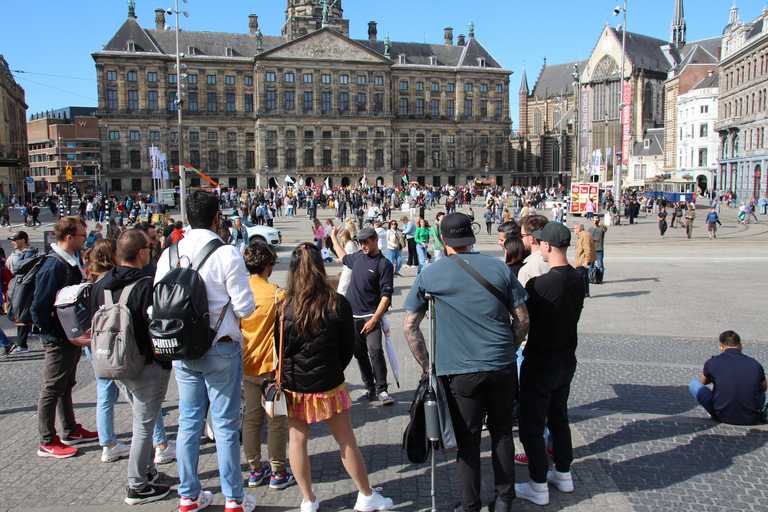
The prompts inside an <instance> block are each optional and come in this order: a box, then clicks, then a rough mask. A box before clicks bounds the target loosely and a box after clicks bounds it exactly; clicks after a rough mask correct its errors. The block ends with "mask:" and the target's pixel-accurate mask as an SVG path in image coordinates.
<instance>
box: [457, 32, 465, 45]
mask: <svg viewBox="0 0 768 512" xmlns="http://www.w3.org/2000/svg"><path fill="white" fill-rule="evenodd" d="M456 44H457V45H458V46H464V34H459V37H458V38H456Z"/></svg>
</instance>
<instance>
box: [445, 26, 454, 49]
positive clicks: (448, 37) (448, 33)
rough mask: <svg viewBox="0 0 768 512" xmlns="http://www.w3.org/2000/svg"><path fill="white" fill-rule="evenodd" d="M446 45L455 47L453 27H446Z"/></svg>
mask: <svg viewBox="0 0 768 512" xmlns="http://www.w3.org/2000/svg"><path fill="white" fill-rule="evenodd" d="M445 44H446V45H447V46H453V29H452V28H451V27H445Z"/></svg>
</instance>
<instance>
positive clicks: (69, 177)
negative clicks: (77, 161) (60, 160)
mask: <svg viewBox="0 0 768 512" xmlns="http://www.w3.org/2000/svg"><path fill="white" fill-rule="evenodd" d="M67 180H69V181H72V166H71V165H68V166H67Z"/></svg>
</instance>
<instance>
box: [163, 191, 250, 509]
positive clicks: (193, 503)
mask: <svg viewBox="0 0 768 512" xmlns="http://www.w3.org/2000/svg"><path fill="white" fill-rule="evenodd" d="M186 206H187V221H189V225H190V227H191V229H190V230H189V231H188V232H187V233H186V235H185V237H184V239H183V240H180V241H179V242H178V243H176V244H174V245H172V246H171V247H170V248H168V249H166V250H165V251H164V252H163V254H162V255H161V256H160V260H159V261H158V264H157V274H156V276H155V292H154V300H153V313H152V315H153V320H152V323H151V325H150V332H151V334H152V337H153V344H154V346H155V353H158V350H159V347H158V346H159V345H160V347H176V348H177V349H179V350H182V349H185V348H194V347H185V344H187V343H189V342H190V341H191V340H192V339H195V338H196V336H195V334H199V332H198V333H194V332H190V330H189V326H188V324H189V325H198V324H200V323H202V325H199V326H198V327H197V328H196V330H197V331H200V332H202V331H204V332H205V333H206V334H208V333H210V338H209V339H208V341H209V342H210V341H212V342H213V345H212V346H210V343H209V346H210V347H211V348H210V349H208V350H207V351H206V352H204V353H203V355H202V357H201V356H197V358H182V359H176V360H174V361H173V367H174V369H175V370H176V372H175V373H176V382H177V384H178V389H179V431H178V435H177V436H176V457H177V464H178V469H179V479H180V481H181V483H180V484H179V488H178V494H179V496H180V498H181V502H180V504H179V509H180V510H182V511H183V512H184V511H192V510H200V509H202V508H205V507H207V506H208V505H210V504H211V501H212V500H213V496H212V494H211V492H210V491H204V490H202V488H201V486H200V478H199V476H198V472H197V467H198V457H199V452H200V436H201V435H202V433H203V425H204V423H205V416H206V412H207V409H208V406H209V404H210V410H211V415H212V417H213V431H214V435H215V438H216V451H217V453H218V461H219V475H220V480H221V490H222V493H223V494H224V496H225V497H226V501H227V503H226V509H227V512H250V511H251V510H253V509H254V507H255V506H256V500H255V498H254V497H253V496H250V495H246V494H244V493H243V477H242V474H241V472H240V389H241V385H242V381H243V349H242V342H243V334H242V332H241V331H240V319H242V318H248V317H249V316H251V314H252V313H253V312H254V311H255V309H256V305H255V303H254V300H253V292H252V291H251V288H250V285H249V279H250V276H249V275H248V271H247V270H246V268H245V263H244V262H243V258H242V256H241V255H240V253H239V251H238V250H237V248H236V247H235V246H234V245H227V244H224V243H223V242H222V241H221V238H219V236H218V235H216V232H217V230H218V227H219V224H220V223H221V222H222V221H223V216H222V214H221V212H220V211H219V203H218V199H217V198H216V196H215V195H213V194H211V193H208V192H202V191H196V192H193V193H192V194H189V195H188V196H187V199H186ZM190 266H191V267H192V269H194V270H187V273H191V272H196V273H197V275H198V276H199V279H200V280H202V282H203V283H204V292H203V296H204V298H205V299H206V304H207V311H205V312H203V313H204V315H203V316H202V317H197V318H189V315H190V314H191V313H190V312H189V311H190V310H194V309H195V308H194V307H193V306H195V305H196V304H197V299H198V297H195V296H194V295H190V293H189V291H188V290H187V289H185V288H184V287H183V286H182V285H183V284H184V283H182V281H185V282H187V283H189V284H196V280H195V279H191V278H189V277H187V276H180V274H181V273H183V272H184V271H183V270H182V269H179V268H178V267H190ZM166 274H168V276H169V277H170V278H174V276H180V277H179V279H178V283H179V286H178V288H173V286H172V285H173V283H169V282H168V280H164V278H165V277H166ZM182 277H183V278H184V279H182ZM164 289H172V290H174V292H171V293H168V294H167V295H164V294H163V293H162V291H163V290H164ZM198 290H199V288H198ZM176 292H177V293H176ZM181 296H185V297H186V299H187V300H189V301H191V302H192V303H191V304H190V306H189V307H187V308H186V311H184V313H183V314H179V315H177V316H178V317H179V318H175V319H174V318H167V317H168V316H169V315H168V312H169V311H173V310H174V307H175V306H177V305H178V304H172V303H171V302H172V301H173V300H177V299H178V297H181ZM181 317H184V318H181ZM174 326H175V328H177V329H178V332H179V333H180V335H179V336H175V335H173V331H172V329H173V328H174ZM185 326H187V328H185ZM169 334H170V335H169ZM177 345H178V346H177Z"/></svg>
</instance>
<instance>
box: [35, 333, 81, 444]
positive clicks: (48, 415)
mask: <svg viewBox="0 0 768 512" xmlns="http://www.w3.org/2000/svg"><path fill="white" fill-rule="evenodd" d="M43 346H44V347H45V359H44V360H43V389H42V391H41V392H40V400H39V401H38V403H37V423H38V430H39V431H40V443H41V444H49V443H50V442H51V441H53V438H54V437H56V415H57V414H58V415H59V417H60V419H61V422H62V425H63V426H64V434H63V435H62V437H66V436H68V435H69V434H71V433H73V432H75V431H76V430H77V422H76V421H75V409H74V407H73V405H72V388H73V387H75V383H76V380H75V376H76V374H77V363H78V362H80V354H81V352H82V349H81V348H80V347H76V346H74V345H73V344H72V343H70V342H69V341H68V340H64V341H59V342H58V343H52V342H50V341H44V342H43Z"/></svg>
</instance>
